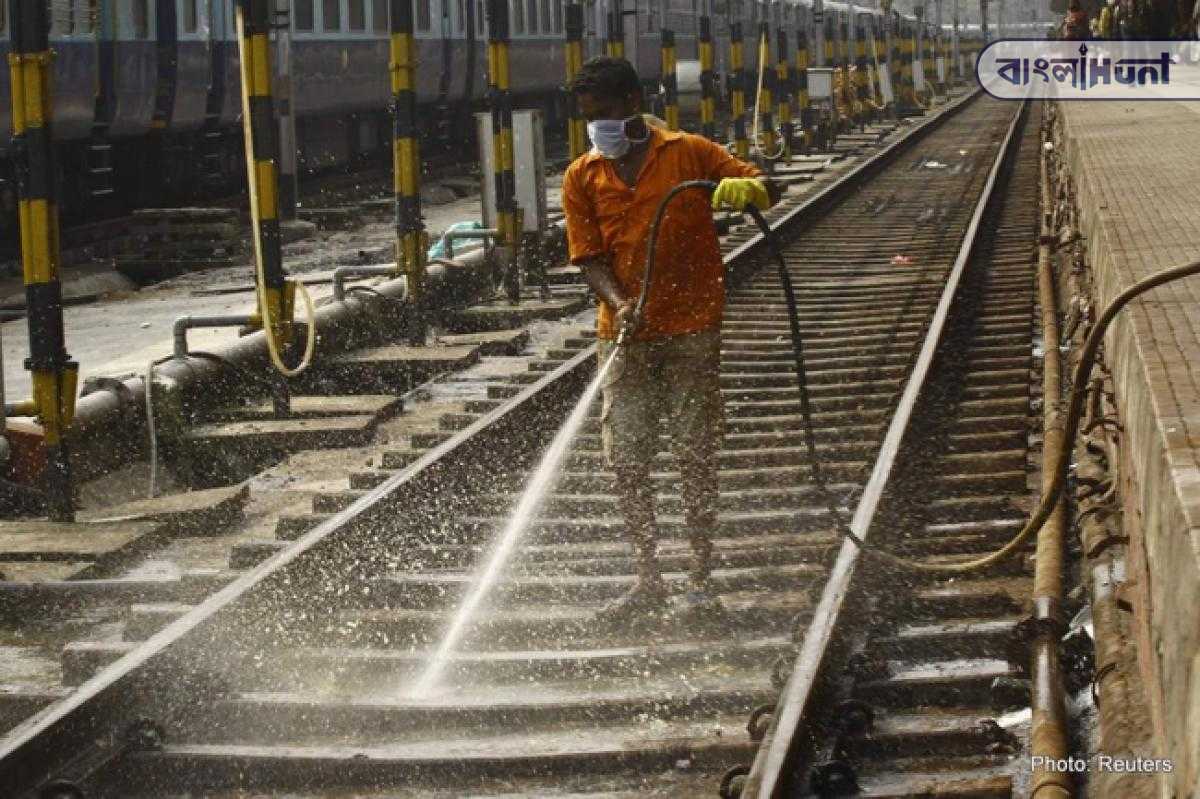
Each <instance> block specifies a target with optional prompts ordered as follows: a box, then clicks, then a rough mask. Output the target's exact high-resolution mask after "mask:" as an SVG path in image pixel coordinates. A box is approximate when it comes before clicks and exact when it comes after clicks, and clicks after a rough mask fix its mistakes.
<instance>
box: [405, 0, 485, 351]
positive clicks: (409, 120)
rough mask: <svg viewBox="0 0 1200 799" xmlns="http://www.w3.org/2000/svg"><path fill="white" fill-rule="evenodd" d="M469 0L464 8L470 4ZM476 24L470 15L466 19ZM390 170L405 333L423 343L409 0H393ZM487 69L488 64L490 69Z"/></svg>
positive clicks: (421, 238) (422, 273) (422, 251)
mask: <svg viewBox="0 0 1200 799" xmlns="http://www.w3.org/2000/svg"><path fill="white" fill-rule="evenodd" d="M473 7H474V6H473V5H472V4H468V8H473ZM473 24H474V20H473V19H472V20H468V22H467V25H468V26H471V25H473ZM390 33H391V43H390V54H391V55H390V60H389V62H388V70H389V72H390V74H391V88H392V104H393V106H394V107H395V119H394V122H393V127H392V170H393V175H394V177H393V187H394V188H393V191H394V194H395V223H396V266H397V267H398V271H401V272H403V273H404V275H405V286H406V287H407V293H408V297H409V298H410V301H411V303H412V306H413V308H412V310H413V314H412V315H411V316H410V317H409V329H408V339H409V342H410V343H411V344H413V345H421V344H424V343H425V335H426V328H427V325H426V322H425V313H424V309H425V254H426V242H425V225H424V223H422V221H421V191H420V188H421V186H420V184H421V156H420V152H419V144H418V133H419V131H418V129H417V128H418V125H417V88H416V87H417V84H416V79H417V74H416V73H417V46H416V40H415V39H414V38H413V4H412V3H411V2H409V0H391V31H390ZM490 72H491V70H490V69H489V74H490Z"/></svg>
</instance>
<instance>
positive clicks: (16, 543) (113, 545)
mask: <svg viewBox="0 0 1200 799" xmlns="http://www.w3.org/2000/svg"><path fill="white" fill-rule="evenodd" d="M158 529H159V525H158V524H156V523H155V522H150V521H128V522H96V523H80V522H76V523H66V522H47V521H24V520H23V521H11V522H10V521H5V522H0V561H68V562H78V561H95V560H99V559H101V558H106V557H111V556H114V555H118V554H122V553H123V552H125V551H127V550H129V549H131V548H133V547H134V546H135V545H136V544H138V543H139V541H140V540H141V539H142V538H144V537H146V536H149V535H151V534H153V533H155V532H157V531H158ZM47 579H49V578H47Z"/></svg>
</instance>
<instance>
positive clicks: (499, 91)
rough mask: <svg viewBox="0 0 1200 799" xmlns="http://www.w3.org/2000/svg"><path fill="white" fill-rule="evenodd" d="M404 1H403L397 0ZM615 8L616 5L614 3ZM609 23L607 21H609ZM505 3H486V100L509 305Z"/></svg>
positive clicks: (513, 267)
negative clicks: (488, 111)
mask: <svg viewBox="0 0 1200 799" xmlns="http://www.w3.org/2000/svg"><path fill="white" fill-rule="evenodd" d="M401 1H406V0H401ZM617 5H618V7H619V5H620V2H619V0H618V1H617ZM610 19H611V18H610ZM508 44H509V28H508V3H507V2H506V1H505V0H489V2H488V100H489V102H490V104H491V109H492V148H493V151H492V163H493V164H494V165H495V166H494V179H495V185H496V227H497V228H498V229H499V230H500V235H501V241H502V244H501V247H500V251H499V252H498V253H497V255H498V256H499V258H500V260H501V265H502V266H503V267H504V269H505V280H504V288H505V292H506V293H507V294H508V299H509V302H512V303H514V304H515V303H517V302H519V301H520V299H521V288H522V283H523V282H524V281H523V277H524V276H523V275H522V274H521V269H520V263H521V257H520V256H521V227H522V225H521V220H520V211H519V209H518V208H517V199H516V198H517V184H516V176H515V175H514V173H513V135H512V94H511V93H510V91H509V68H508Z"/></svg>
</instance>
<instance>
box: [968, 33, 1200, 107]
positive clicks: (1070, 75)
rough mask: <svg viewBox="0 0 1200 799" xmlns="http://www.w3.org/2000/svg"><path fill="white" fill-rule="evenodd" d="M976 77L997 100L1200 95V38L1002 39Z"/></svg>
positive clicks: (989, 49)
mask: <svg viewBox="0 0 1200 799" xmlns="http://www.w3.org/2000/svg"><path fill="white" fill-rule="evenodd" d="M975 77H976V79H977V80H978V81H979V85H980V86H982V87H983V89H984V91H986V92H987V93H988V94H990V95H992V96H993V97H998V98H1000V99H1001V100H1024V99H1026V98H1029V99H1034V100H1046V99H1049V100H1200V42H1178V41H1142V40H1138V41H1085V42H1078V41H1050V40H1038V39H1001V40H999V41H995V42H992V43H991V44H989V45H988V46H987V47H986V48H984V50H983V52H981V53H980V54H979V59H978V60H977V61H976V62H975Z"/></svg>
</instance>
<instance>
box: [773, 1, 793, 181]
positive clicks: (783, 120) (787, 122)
mask: <svg viewBox="0 0 1200 799" xmlns="http://www.w3.org/2000/svg"><path fill="white" fill-rule="evenodd" d="M786 15H787V11H784V18H783V19H782V20H781V21H780V25H779V30H778V31H776V33H775V35H776V44H775V49H776V54H775V57H776V62H775V85H776V88H777V91H778V102H779V125H780V131H781V134H782V136H783V151H782V153H781V156H782V158H783V160H784V161H785V162H786V161H788V160H789V159H791V157H792V95H793V94H794V93H795V91H796V88H795V86H796V82H795V80H794V78H793V76H792V65H791V62H790V61H788V33H787V16H786Z"/></svg>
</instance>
